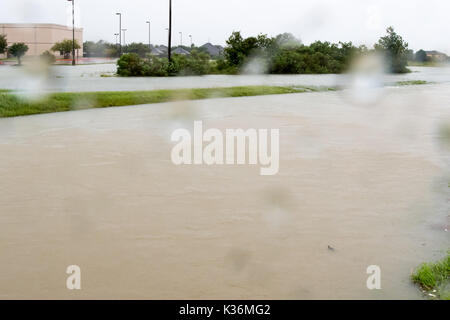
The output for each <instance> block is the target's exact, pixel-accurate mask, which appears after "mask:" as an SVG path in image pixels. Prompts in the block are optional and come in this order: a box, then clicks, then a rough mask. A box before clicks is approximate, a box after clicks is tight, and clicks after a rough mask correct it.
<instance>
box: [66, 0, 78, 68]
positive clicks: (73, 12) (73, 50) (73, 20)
mask: <svg viewBox="0 0 450 320" xmlns="http://www.w3.org/2000/svg"><path fill="white" fill-rule="evenodd" d="M67 1H69V2H72V65H73V66H74V65H76V62H75V0H67Z"/></svg>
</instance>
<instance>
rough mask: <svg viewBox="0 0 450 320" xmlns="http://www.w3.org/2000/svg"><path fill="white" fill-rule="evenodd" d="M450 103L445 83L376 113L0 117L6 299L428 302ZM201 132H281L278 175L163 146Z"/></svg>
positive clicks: (220, 107) (440, 234) (256, 110)
mask: <svg viewBox="0 0 450 320" xmlns="http://www.w3.org/2000/svg"><path fill="white" fill-rule="evenodd" d="M449 101H450V85H449V84H435V85H425V86H409V87H402V88H386V89H384V95H383V98H382V100H381V101H379V103H378V104H376V105H371V106H357V105H352V104H351V103H349V100H348V99H346V98H345V92H329V93H304V94H292V95H277V96H265V97H248V98H233V99H214V100H204V101H191V102H177V103H166V104H158V105H147V106H138V107H123V108H110V109H96V110H84V111H74V112H67V113H58V114H48V115H37V116H28V117H18V118H9V119H0V298H1V299H12V298H31V299H38V298H39V299H50V298H58V299H61V298H62V299H91V298H95V299H113V298H114V299H115V298H123V299H167V298H170V299H222V298H224V299H266V298H267V299H269V298H270V299H345V298H350V299H394V298H395V299H411V298H420V297H421V295H420V292H419V291H418V290H417V289H416V288H415V287H414V286H413V285H412V284H411V283H410V281H409V275H410V273H411V269H412V268H414V267H415V266H416V265H418V264H419V263H421V262H422V261H427V260H432V259H435V258H440V257H442V255H443V254H444V252H445V250H446V249H447V248H449V247H450V241H449V240H450V239H449V234H448V232H447V231H446V230H445V229H446V228H447V229H448V214H449V206H448V201H449V195H448V191H449V189H448V183H449V181H450V175H449V170H448V165H449V154H448V151H449V150H448V149H446V148H447V147H446V144H447V145H448V141H447V142H446V141H445V140H444V139H443V138H442V137H440V136H439V132H440V131H439V128H440V126H442V125H445V123H450V108H449V103H448V102H449ZM174 109H175V110H177V112H173V111H174ZM174 115H176V117H175V116H174ZM194 119H195V120H203V124H204V126H205V127H209V128H219V129H225V128H244V129H245V128H279V129H280V148H281V149H280V172H279V174H278V175H276V176H260V175H259V167H258V166H209V167H208V166H179V167H177V166H174V165H173V164H172V162H171V161H170V151H171V148H172V147H173V143H172V142H170V139H169V138H170V134H171V131H172V130H173V129H174V128H177V127H179V126H182V125H184V124H192V121H193V120H194ZM177 121H178V122H177ZM329 245H330V246H332V247H333V248H334V249H335V250H334V251H332V250H329V249H328V246H329ZM69 265H78V266H80V267H81V271H82V289H81V290H80V291H69V290H67V289H66V278H67V274H66V273H65V271H66V268H67V266H69ZM369 265H378V266H380V267H381V271H382V276H381V281H382V289H381V290H374V291H370V290H368V289H367V288H366V279H367V277H368V275H367V274H366V268H367V267H368V266H369Z"/></svg>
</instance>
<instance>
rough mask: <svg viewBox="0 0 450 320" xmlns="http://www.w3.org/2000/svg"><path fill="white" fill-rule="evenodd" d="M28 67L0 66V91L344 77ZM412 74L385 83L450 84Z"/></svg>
mask: <svg viewBox="0 0 450 320" xmlns="http://www.w3.org/2000/svg"><path fill="white" fill-rule="evenodd" d="M30 68H31V67H23V68H18V67H14V66H0V89H10V90H19V91H23V90H24V89H25V91H30V92H43V91H47V92H54V91H63V92H74V91H78V92H85V91H137V90H157V89H180V88H211V87H231V86H246V85H272V86H295V85H298V86H327V87H333V86H340V85H341V84H342V83H343V82H344V81H345V77H346V76H345V75H335V74H325V75H239V76H232V75H208V76H202V77H198V76H197V77H172V78H153V77H137V78H122V77H114V76H113V75H114V73H115V72H116V68H117V67H116V65H115V64H95V65H79V66H76V67H73V66H53V67H51V68H50V70H49V72H48V73H44V72H43V70H41V69H38V70H36V68H35V69H33V68H31V70H30ZM410 69H411V70H412V71H413V72H412V73H408V74H403V75H386V76H385V78H384V82H385V84H387V85H389V84H394V83H395V82H397V81H411V80H425V81H429V82H435V83H445V82H447V83H449V82H450V67H446V68H431V67H410Z"/></svg>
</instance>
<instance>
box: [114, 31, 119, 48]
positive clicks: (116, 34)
mask: <svg viewBox="0 0 450 320" xmlns="http://www.w3.org/2000/svg"><path fill="white" fill-rule="evenodd" d="M114 35H115V36H116V46H117V45H118V44H119V41H118V39H117V37H118V36H119V34H118V33H114Z"/></svg>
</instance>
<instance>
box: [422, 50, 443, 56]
mask: <svg viewBox="0 0 450 320" xmlns="http://www.w3.org/2000/svg"><path fill="white" fill-rule="evenodd" d="M425 53H426V54H431V55H434V56H438V55H439V56H446V54H445V53H443V52H439V51H436V50H432V51H425Z"/></svg>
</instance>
